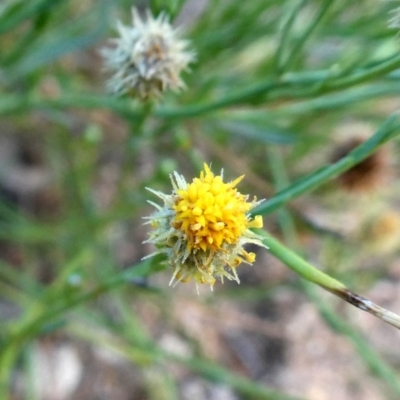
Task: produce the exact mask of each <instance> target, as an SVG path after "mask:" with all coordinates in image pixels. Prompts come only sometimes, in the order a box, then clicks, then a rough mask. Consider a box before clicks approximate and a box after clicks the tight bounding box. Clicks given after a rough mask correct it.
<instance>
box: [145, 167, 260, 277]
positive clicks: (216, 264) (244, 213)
mask: <svg viewBox="0 0 400 400" xmlns="http://www.w3.org/2000/svg"><path fill="white" fill-rule="evenodd" d="M222 178H223V177H222V172H221V175H217V176H215V175H214V174H213V173H212V172H211V170H210V168H209V166H208V165H206V164H204V171H202V172H201V173H200V177H199V178H194V179H193V181H192V183H189V184H188V183H187V182H186V181H185V178H184V177H183V176H182V175H179V174H178V173H176V172H175V173H174V177H171V181H172V185H173V192H172V194H171V195H167V194H164V193H161V192H158V191H155V190H152V189H148V190H150V191H151V192H152V193H154V194H155V195H157V196H158V197H160V198H161V199H162V200H163V201H164V206H163V207H161V206H159V205H157V204H155V203H153V202H150V203H151V204H152V205H154V206H155V207H156V208H157V212H155V213H154V214H153V215H151V216H150V217H147V219H148V220H149V223H150V224H151V226H152V227H153V228H154V230H153V231H152V232H151V233H150V238H149V239H148V240H147V241H146V242H149V243H154V244H155V245H156V246H157V247H158V250H157V251H156V252H155V253H152V254H151V255H150V256H152V255H155V254H158V253H166V254H167V257H168V263H169V264H170V265H171V267H172V269H173V276H172V279H171V283H172V282H173V281H174V280H177V281H180V282H186V281H189V280H190V279H191V278H193V279H194V280H195V281H196V283H207V284H209V285H213V284H214V283H215V280H216V278H219V279H221V281H223V278H224V277H226V278H228V279H234V280H236V281H237V282H239V279H238V276H237V273H236V268H237V267H238V266H239V265H240V264H241V263H242V262H245V263H248V264H252V263H253V262H254V260H255V254H254V253H248V252H247V251H246V250H244V248H243V245H244V244H246V243H255V244H257V245H259V246H264V245H263V243H262V238H261V237H260V236H258V235H257V234H255V233H254V232H252V231H250V230H249V228H261V227H262V218H261V216H256V217H255V218H254V219H253V220H251V219H250V217H249V215H248V213H249V211H250V210H251V209H252V208H254V207H255V206H256V205H258V204H260V202H261V201H257V200H256V199H254V200H253V201H251V202H248V201H247V200H248V196H247V195H243V194H241V193H239V192H238V190H237V189H236V185H237V184H238V183H239V182H240V181H241V180H242V179H243V176H241V177H239V178H237V179H235V180H234V181H232V182H229V183H224V182H223V179H222ZM264 247H265V246H264ZM150 256H149V257H150Z"/></svg>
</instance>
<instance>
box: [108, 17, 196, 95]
mask: <svg viewBox="0 0 400 400" xmlns="http://www.w3.org/2000/svg"><path fill="white" fill-rule="evenodd" d="M132 15H133V26H125V25H123V24H122V23H120V22H118V24H117V30H118V32H119V35H120V36H119V38H116V39H113V43H114V47H113V48H107V49H103V50H102V55H103V57H104V61H105V66H106V69H107V70H109V71H110V72H112V73H113V75H112V76H111V78H110V79H109V81H108V83H107V86H108V89H109V90H110V91H111V92H112V93H115V94H125V93H129V94H132V95H133V96H137V97H139V98H140V99H141V100H147V99H150V98H153V99H154V98H159V97H161V94H162V92H164V91H166V90H169V89H171V90H174V91H177V90H179V89H182V88H184V83H183V81H182V80H181V78H180V74H181V72H182V71H183V70H185V69H187V68H188V65H189V63H191V62H192V61H193V60H194V58H195V55H194V53H193V52H192V51H188V50H186V47H187V43H188V42H187V41H186V40H181V39H179V38H178V31H177V30H176V29H174V28H173V27H172V26H171V25H170V24H169V21H168V17H167V16H166V15H165V14H163V13H161V14H160V15H159V16H158V17H157V18H153V16H152V15H151V13H150V12H147V17H146V19H145V20H142V19H141V17H140V16H139V14H138V12H137V10H136V9H133V10H132Z"/></svg>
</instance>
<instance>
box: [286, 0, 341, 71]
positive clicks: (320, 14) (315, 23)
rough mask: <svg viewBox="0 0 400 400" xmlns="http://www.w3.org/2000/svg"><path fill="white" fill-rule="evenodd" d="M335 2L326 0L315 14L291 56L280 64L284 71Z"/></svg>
mask: <svg viewBox="0 0 400 400" xmlns="http://www.w3.org/2000/svg"><path fill="white" fill-rule="evenodd" d="M333 3H334V1H333V0H325V1H324V3H323V4H322V6H321V8H320V10H319V12H318V14H317V15H316V16H315V18H314V20H313V21H312V23H311V24H310V25H309V26H308V28H307V29H306V30H305V32H304V33H303V34H302V35H301V37H300V38H299V39H298V40H297V41H296V43H295V44H294V46H293V49H292V52H291V53H290V54H289V56H288V57H287V59H286V61H285V62H284V64H283V65H280V66H279V70H280V71H283V70H285V69H287V68H289V67H290V65H291V64H292V63H293V61H294V60H295V59H296V57H297V56H298V54H299V52H300V51H301V50H302V48H303V46H304V44H305V43H306V41H307V40H308V38H309V37H310V36H311V34H312V33H313V31H314V29H315V28H316V27H317V26H318V24H319V23H320V22H321V20H322V18H323V17H324V15H325V14H326V12H327V11H328V9H329V7H330V6H331V5H332V4H333Z"/></svg>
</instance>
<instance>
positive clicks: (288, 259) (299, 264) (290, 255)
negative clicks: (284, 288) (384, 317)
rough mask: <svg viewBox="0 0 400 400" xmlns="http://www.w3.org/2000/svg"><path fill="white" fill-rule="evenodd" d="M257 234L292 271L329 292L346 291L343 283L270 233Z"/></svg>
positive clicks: (259, 231) (259, 232) (260, 232)
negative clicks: (313, 264)
mask: <svg viewBox="0 0 400 400" xmlns="http://www.w3.org/2000/svg"><path fill="white" fill-rule="evenodd" d="M257 233H258V234H259V235H261V236H262V237H263V242H264V244H265V245H266V246H268V250H269V251H270V252H271V254H273V255H274V256H275V257H276V258H278V259H279V260H281V261H282V262H283V263H284V264H286V265H287V266H288V267H289V268H290V269H291V270H292V271H294V272H296V273H297V274H298V275H300V276H301V277H302V278H304V279H306V280H308V281H310V282H313V283H316V284H317V285H319V286H322V287H323V288H324V289H327V290H329V291H336V290H344V289H346V287H345V285H343V283H341V282H339V281H337V280H336V279H334V278H331V277H330V276H329V275H327V274H325V273H324V272H322V271H320V270H319V269H317V268H315V267H314V266H312V265H311V264H310V263H308V262H307V261H305V260H304V259H303V258H301V257H300V256H298V255H297V254H296V253H294V252H293V251H291V250H290V249H288V248H287V247H286V246H284V245H283V244H281V243H280V242H279V241H278V240H276V239H275V238H273V237H272V236H271V235H269V234H268V233H266V232H264V231H262V230H257Z"/></svg>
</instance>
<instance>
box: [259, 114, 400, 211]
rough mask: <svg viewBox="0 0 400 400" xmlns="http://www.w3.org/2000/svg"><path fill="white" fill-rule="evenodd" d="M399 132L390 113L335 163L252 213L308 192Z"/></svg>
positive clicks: (274, 207) (286, 201)
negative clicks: (362, 141)
mask: <svg viewBox="0 0 400 400" xmlns="http://www.w3.org/2000/svg"><path fill="white" fill-rule="evenodd" d="M399 134H400V122H399V120H398V116H397V115H392V116H390V117H389V118H388V119H386V121H385V122H384V123H383V124H382V125H381V126H380V128H379V129H378V130H377V131H376V133H375V134H374V135H373V136H371V137H370V138H369V139H368V140H366V141H365V142H364V143H362V144H361V145H360V146H358V147H356V148H355V149H354V150H352V151H351V152H350V153H349V154H348V155H347V156H345V157H343V158H342V159H340V160H339V161H337V162H336V163H334V164H332V165H329V166H325V167H322V168H320V169H319V170H317V171H316V172H314V173H312V174H310V175H307V176H305V177H304V178H301V179H300V180H298V181H297V182H295V183H294V184H293V185H291V186H289V187H288V188H286V189H283V190H281V191H280V192H278V193H277V194H276V195H275V196H274V197H272V198H271V199H269V200H267V201H266V202H264V203H262V204H261V205H259V206H258V207H257V208H255V209H253V210H252V214H253V215H256V214H258V215H260V214H261V215H264V214H269V213H271V212H272V211H274V210H276V209H278V208H279V207H281V206H282V205H284V204H286V203H288V202H289V201H291V200H293V199H295V198H297V197H299V196H300V195H302V194H304V193H309V192H311V191H312V190H314V189H316V188H317V187H319V186H321V185H322V184H324V183H326V182H328V181H329V180H331V179H333V178H335V177H337V176H338V175H340V174H341V173H343V172H345V171H347V170H349V169H350V168H351V167H353V166H354V165H356V164H358V163H359V162H360V161H362V160H363V159H365V158H366V157H368V156H369V155H370V154H372V153H373V152H374V151H375V150H376V149H377V148H378V147H379V146H381V145H383V144H384V143H386V142H387V141H389V140H390V139H393V138H395V137H396V136H398V135H399Z"/></svg>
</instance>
